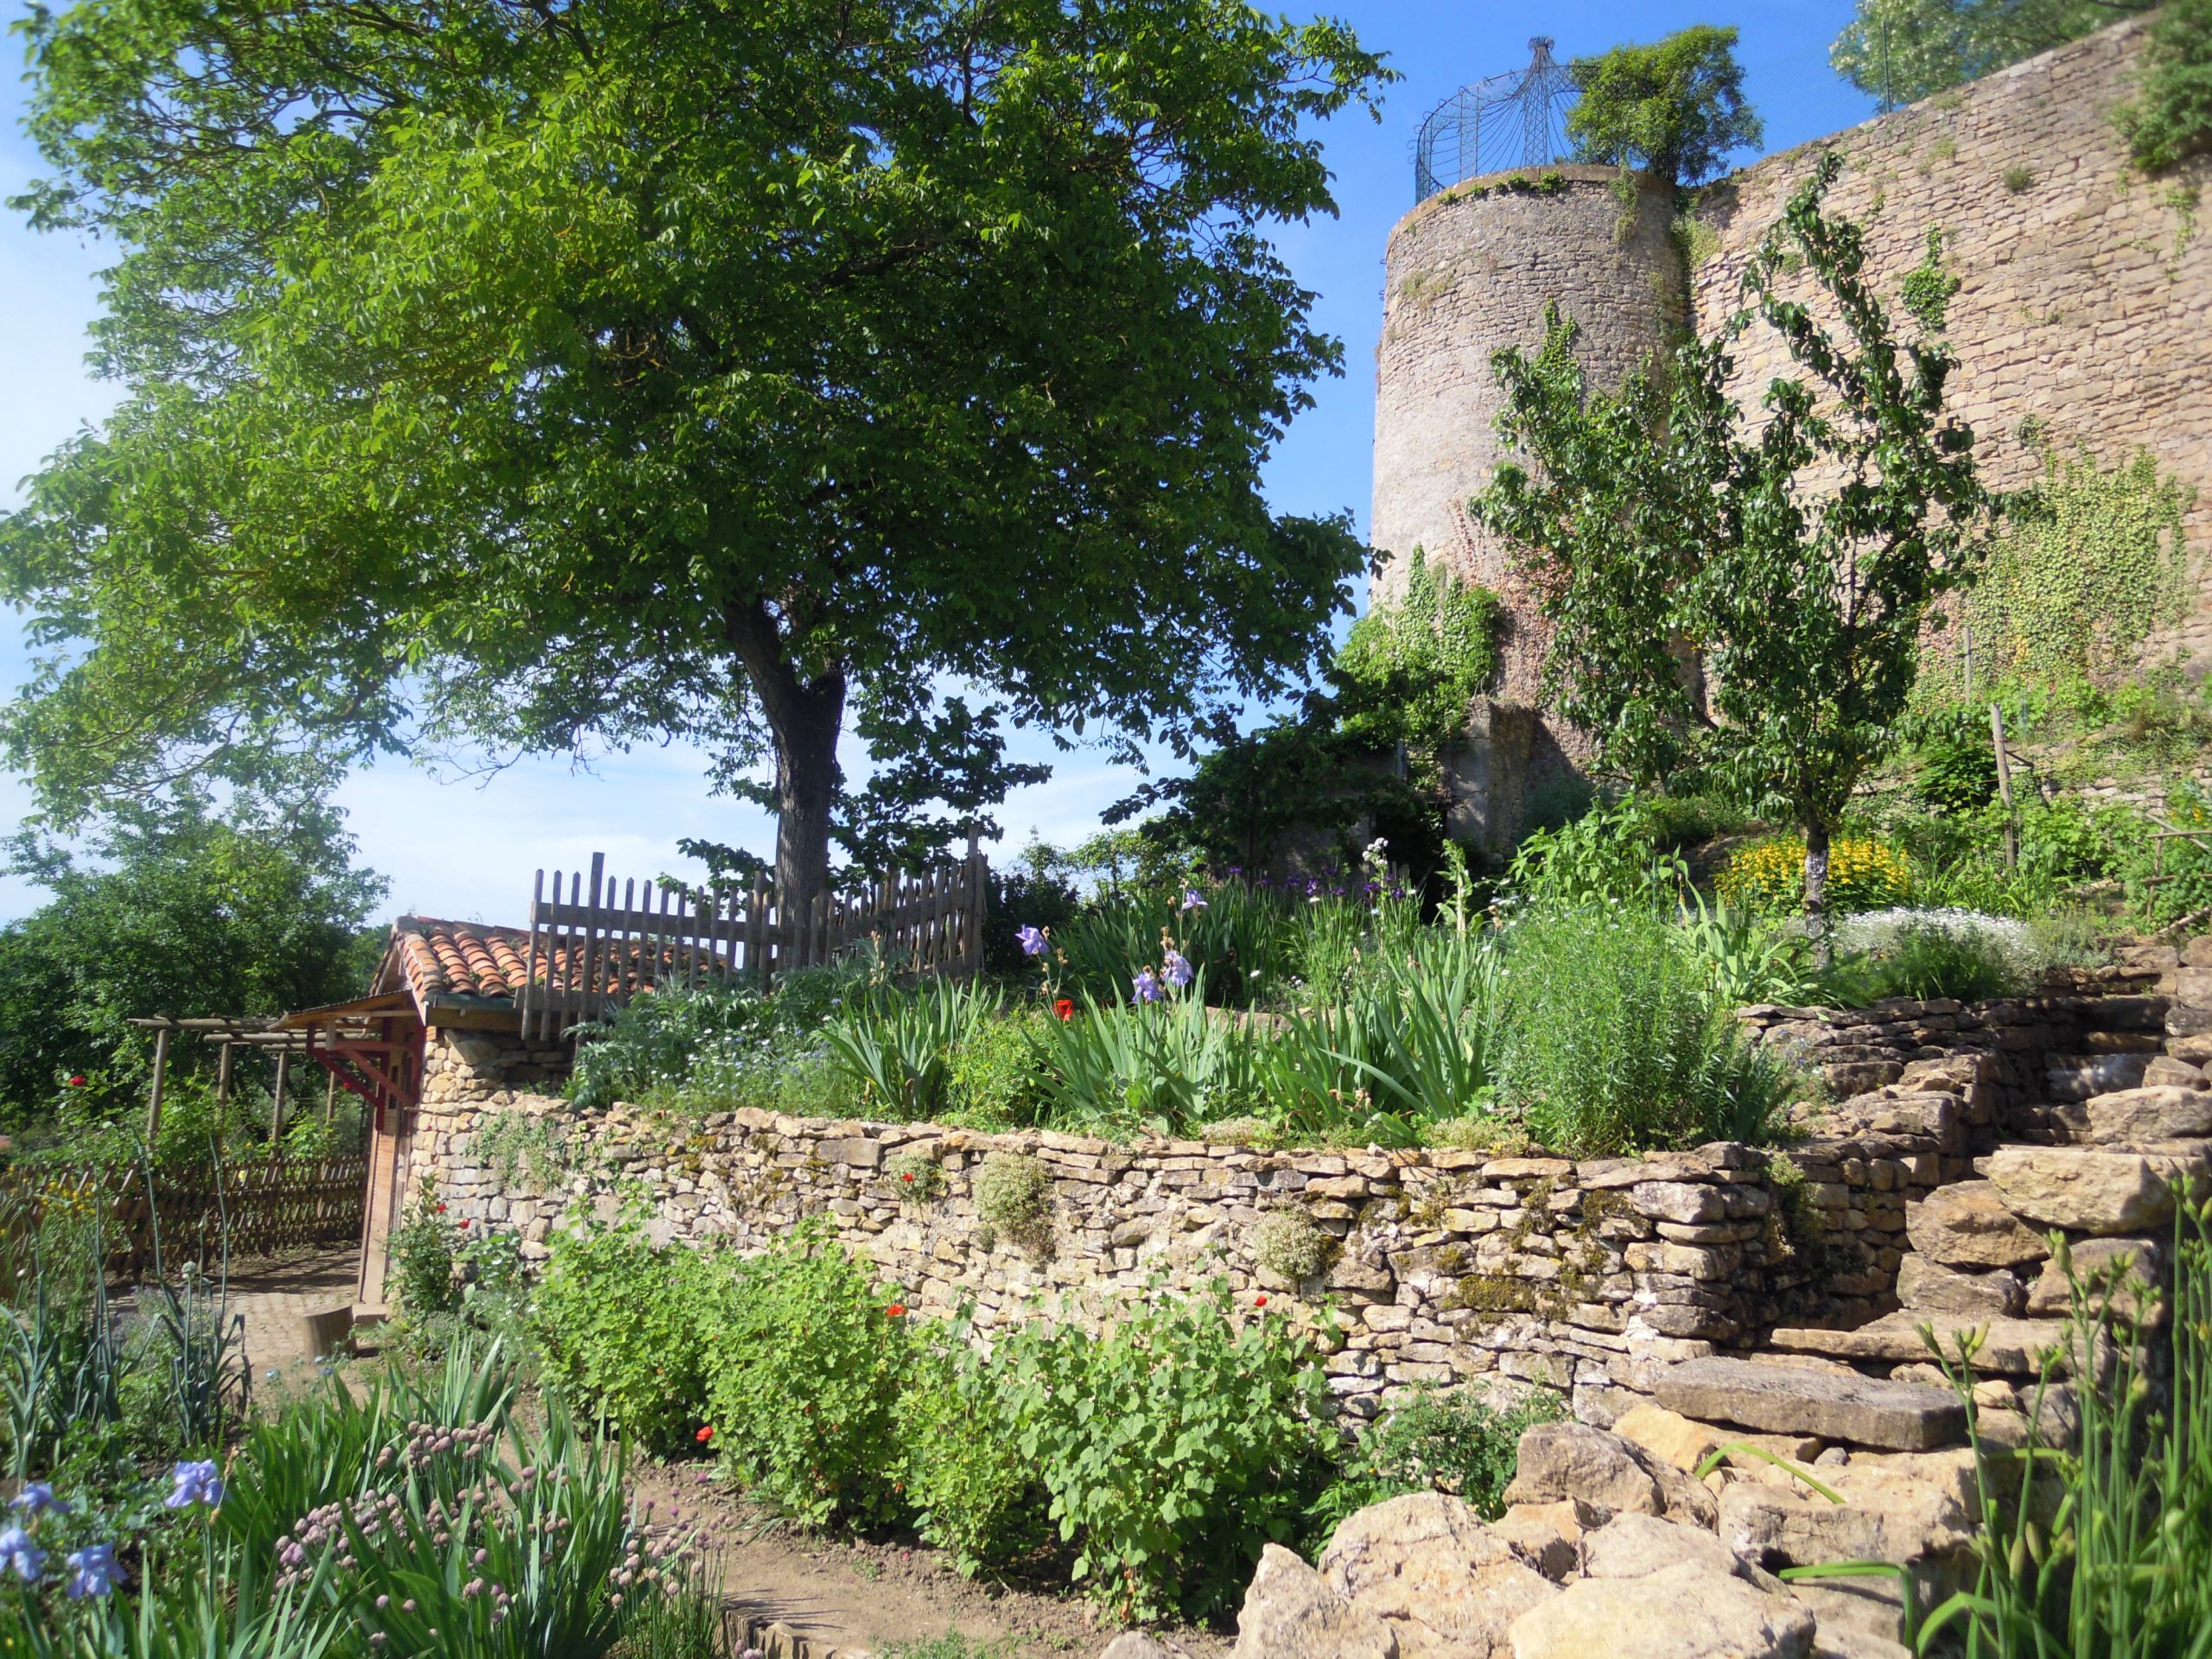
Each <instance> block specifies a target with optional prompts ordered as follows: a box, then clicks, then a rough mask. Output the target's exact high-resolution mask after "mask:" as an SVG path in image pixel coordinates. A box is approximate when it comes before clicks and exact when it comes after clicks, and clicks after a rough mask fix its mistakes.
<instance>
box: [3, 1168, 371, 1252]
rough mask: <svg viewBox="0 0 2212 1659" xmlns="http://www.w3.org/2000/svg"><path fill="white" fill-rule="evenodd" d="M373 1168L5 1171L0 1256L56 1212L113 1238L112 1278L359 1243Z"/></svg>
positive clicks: (111, 1248) (32, 1169) (109, 1248)
mask: <svg viewBox="0 0 2212 1659" xmlns="http://www.w3.org/2000/svg"><path fill="white" fill-rule="evenodd" d="M368 1178H369V1161H368V1160H367V1158H365V1157H364V1156H359V1155H356V1156H353V1157H346V1158H321V1159H316V1158H278V1159H273V1160H266V1161H256V1162H251V1163H240V1164H228V1165H223V1166H200V1167H186V1168H179V1167H174V1166H162V1165H156V1166H155V1168H154V1172H153V1181H152V1183H151V1185H150V1186H149V1184H148V1182H147V1179H146V1172H145V1167H144V1166H143V1165H142V1164H137V1163H128V1164H38V1165H31V1166H17V1167H16V1168H11V1169H7V1170H0V1210H4V1211H5V1215H6V1220H5V1223H4V1224H0V1253H4V1255H6V1256H7V1257H9V1258H10V1259H11V1260H12V1258H13V1257H14V1256H15V1255H16V1243H17V1241H18V1240H19V1239H20V1238H21V1236H22V1234H23V1233H24V1231H25V1230H27V1229H28V1228H29V1226H31V1225H32V1224H34V1223H35V1221H36V1220H37V1219H38V1218H39V1217H41V1216H43V1215H46V1214H48V1212H50V1211H54V1209H56V1208H57V1207H59V1208H61V1209H64V1210H66V1211H67V1212H68V1213H69V1214H70V1215H72V1216H73V1217H74V1218H76V1219H77V1220H79V1221H80V1222H82V1223H84V1224H87V1225H89V1224H92V1222H93V1221H94V1220H95V1219H97V1220H98V1222H99V1225H100V1227H101V1230H102V1231H103V1233H104V1234H105V1237H106V1239H107V1245H108V1266H109V1268H110V1270H111V1271H112V1272H116V1273H121V1274H130V1275H133V1276H137V1275H143V1274H146V1273H149V1272H150V1271H151V1270H152V1269H153V1267H154V1263H155V1261H156V1249H157V1248H158V1252H159V1259H160V1261H161V1262H162V1265H163V1266H164V1267H165V1268H175V1267H177V1266H179V1265H180V1264H181V1263H183V1262H199V1263H200V1265H201V1266H202V1267H207V1268H213V1266H214V1264H215V1263H217V1262H219V1261H220V1260H222V1258H223V1255H224V1253H225V1251H226V1249H227V1250H228V1252H229V1255H230V1258H231V1260H232V1261H238V1260H239V1259H241V1258H243V1257H247V1256H255V1255H270V1254H273V1253H275V1252H277V1251H280V1250H288V1249H297V1248H299V1247H302V1246H305V1245H315V1244H353V1243H359V1239H360V1236H361V1215H362V1207H363V1204H364V1201H365V1198H366V1196H367V1192H368Z"/></svg>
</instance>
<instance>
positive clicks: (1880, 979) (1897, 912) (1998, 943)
mask: <svg viewBox="0 0 2212 1659" xmlns="http://www.w3.org/2000/svg"><path fill="white" fill-rule="evenodd" d="M1836 945H1837V948H1838V950H1840V952H1841V953H1842V956H1841V958H1840V960H1839V962H1838V963H1837V964H1836V966H1835V967H1834V969H1832V970H1831V971H1830V973H1829V974H1828V976H1827V990H1828V992H1829V994H1830V995H1832V996H1834V997H1835V998H1836V999H1837V1000H1839V1001H1845V1002H1851V1003H1860V1004H1864V1003H1869V1002H1877V1001H1880V1000H1881V999H1882V998H1884V997H1885V996H1910V997H1919V998H1923V999H1924V998H1928V997H1938V996H1948V997H1956V998H1958V999H1959V1000H1960V1001H1969V1002H1971V1001H1983V1000H1986V999H1987V998H1990V997H1995V996H2008V995H2013V994H2015V993H2017V992H2019V991H2021V990H2024V989H2025V988H2027V987H2028V986H2029V985H2031V983H2032V982H2034V980H2035V978H2036V976H2037V974H2038V973H2039V972H2041V970H2042V969H2043V966H2044V951H2043V949H2042V947H2041V946H2040V945H2039V944H2037V941H2036V938H2035V935H2034V933H2033V931H2031V929H2030V928H2029V926H2028V925H2027V924H2026V923H2025V922H2020V921H2015V920H2013V919H2012V918H2009V917H2003V916H1984V915H1981V914H1980V913H1978V912H1974V911H1970V910H1906V909H1893V910H1881V911H1874V912H1869V913H1867V914H1866V915H1861V916H1853V917H1848V918H1845V919H1844V920H1843V921H1841V922H1840V923H1839V924H1838V925H1837V927H1836Z"/></svg>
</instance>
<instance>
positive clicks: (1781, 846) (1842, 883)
mask: <svg viewBox="0 0 2212 1659" xmlns="http://www.w3.org/2000/svg"><path fill="white" fill-rule="evenodd" d="M1713 890H1714V892H1716V893H1719V896H1720V898H1721V899H1722V900H1723V901H1724V902H1725V903H1727V904H1730V905H1733V906H1741V907H1742V908H1744V909H1746V910H1755V911H1758V912H1763V913H1765V914H1770V915H1771V914H1777V913H1781V912H1792V911H1796V910H1799V909H1802V906H1803V905H1804V901H1805V842H1804V841H1803V839H1802V837H1798V836H1769V837H1768V838H1767V839H1765V840H1764V841H1758V842H1752V843H1751V845H1750V846H1748V847H1744V848H1740V849H1738V850H1737V852H1736V853H1735V855H1733V856H1732V857H1731V858H1730V859H1729V861H1728V866H1727V868H1726V869H1724V870H1722V871H1721V872H1720V875H1719V879H1718V880H1715V881H1714V883H1713ZM1911 890H1912V866H1911V863H1910V861H1909V860H1907V859H1906V857H1905V855H1904V854H1903V853H1901V852H1899V851H1898V850H1897V849H1895V848H1894V847H1890V846H1886V845H1885V844H1884V843H1883V842H1878V841H1872V840H1869V839H1867V838H1866V837H1865V836H1837V837H1836V838H1835V839H1834V841H1833V842H1830V843H1829V847H1828V880H1827V912H1828V914H1829V915H1831V916H1842V915H1847V914H1849V913H1850V912H1853V911H1859V910H1880V909H1882V908H1883V907H1884V906H1889V905H1897V904H1902V903H1904V900H1905V899H1906V897H1907V896H1908V895H1909V894H1910V892H1911Z"/></svg>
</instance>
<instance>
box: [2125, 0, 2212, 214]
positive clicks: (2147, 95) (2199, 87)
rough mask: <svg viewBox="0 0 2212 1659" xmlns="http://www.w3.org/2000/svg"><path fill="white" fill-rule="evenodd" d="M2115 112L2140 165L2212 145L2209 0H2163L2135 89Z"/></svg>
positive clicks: (2177, 160)
mask: <svg viewBox="0 0 2212 1659" xmlns="http://www.w3.org/2000/svg"><path fill="white" fill-rule="evenodd" d="M2119 115H2120V128H2121V130H2123V131H2125V132H2126V134H2127V143H2128V148H2129V149H2131V150H2132V151H2133V153H2134V156H2135V163H2136V165H2137V166H2139V167H2140V168H2145V170H2146V171H2152V172H2156V171H2158V170H2160V169H2162V168H2170V167H2177V166H2179V165H2180V164H2181V163H2182V162H2185V161H2187V160H2188V159H2189V158H2190V156H2196V155H2200V154H2202V152H2203V151H2204V150H2205V149H2212V0H2165V5H2164V9H2163V10H2160V12H2159V13H2158V21H2157V22H2154V23H2152V25H2151V39H2150V44H2149V46H2148V47H2147V48H2146V49H2145V53H2144V57H2143V79H2142V88H2141V92H2140V93H2139V96H2138V97H2136V98H2135V99H2133V101H2132V102H2130V103H2129V104H2127V105H2126V106H2125V107H2123V108H2122V109H2121V110H2120V112H2119Z"/></svg>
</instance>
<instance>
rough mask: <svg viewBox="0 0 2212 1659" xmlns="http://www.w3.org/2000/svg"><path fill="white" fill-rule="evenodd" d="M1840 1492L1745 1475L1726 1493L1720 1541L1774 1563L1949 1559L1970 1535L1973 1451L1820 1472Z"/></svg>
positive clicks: (1868, 1461) (1863, 1461)
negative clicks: (1793, 1487)
mask: <svg viewBox="0 0 2212 1659" xmlns="http://www.w3.org/2000/svg"><path fill="white" fill-rule="evenodd" d="M1821 1480H1822V1482H1823V1484H1827V1486H1829V1487H1830V1488H1832V1489H1833V1490H1834V1491H1835V1492H1836V1493H1837V1494H1838V1495H1839V1496H1840V1497H1842V1498H1843V1500H1844V1501H1843V1502H1842V1503H1840V1504H1839V1503H1832V1502H1830V1501H1829V1500H1828V1499H1827V1498H1826V1497H1821V1496H1820V1495H1819V1494H1817V1493H1802V1494H1801V1493H1798V1492H1794V1491H1789V1490H1787V1489H1785V1488H1783V1487H1779V1486H1768V1485H1761V1484H1754V1483H1752V1482H1749V1481H1741V1482H1738V1483H1736V1484H1732V1485H1731V1486H1730V1487H1729V1488H1728V1490H1727V1491H1725V1492H1723V1493H1722V1494H1721V1495H1720V1528H1719V1531H1720V1541H1721V1542H1723V1543H1725V1544H1726V1545H1727V1546H1728V1548H1731V1549H1732V1550H1734V1551H1735V1552H1736V1553H1737V1554H1739V1555H1744V1556H1747V1557H1749V1558H1750V1559H1751V1560H1755V1561H1758V1562H1759V1563H1761V1564H1762V1565H1764V1566H1765V1567H1812V1566H1816V1565H1819V1564H1820V1563H1821V1562H1825V1561H1852V1560H1871V1561H1895V1562H1898V1563H1900V1564H1903V1563H1907V1562H1914V1561H1921V1560H1929V1559H1932V1558H1939V1557H1948V1556H1950V1555H1952V1554H1955V1552H1956V1551H1958V1550H1960V1549H1962V1548H1965V1547H1966V1545H1967V1542H1968V1541H1969V1540H1970V1538H1971V1537H1972V1534H1973V1513H1974V1511H1973V1508H1972V1505H1971V1503H1970V1501H1969V1500H1970V1497H1971V1492H1972V1486H1973V1480H1974V1457H1973V1453H1972V1452H1969V1451H1967V1450H1965V1449H1963V1448H1962V1449H1961V1450H1959V1451H1955V1452H1935V1453H1929V1454H1924V1455H1919V1456H1895V1457H1877V1456H1866V1457H1858V1458H1853V1459H1852V1460H1851V1462H1850V1463H1848V1464H1847V1465H1845V1466H1844V1467H1842V1468H1840V1469H1837V1470H1834V1471H1823V1473H1822V1475H1821Z"/></svg>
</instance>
